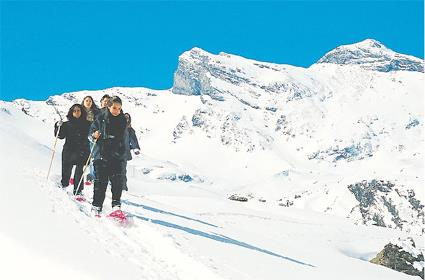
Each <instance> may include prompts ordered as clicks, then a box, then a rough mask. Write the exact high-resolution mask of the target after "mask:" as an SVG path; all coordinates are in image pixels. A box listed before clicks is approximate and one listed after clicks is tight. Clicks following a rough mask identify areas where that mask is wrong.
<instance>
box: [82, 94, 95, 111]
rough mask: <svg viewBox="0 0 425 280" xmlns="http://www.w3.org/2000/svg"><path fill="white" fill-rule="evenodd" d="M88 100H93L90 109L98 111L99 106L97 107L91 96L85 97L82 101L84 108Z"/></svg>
mask: <svg viewBox="0 0 425 280" xmlns="http://www.w3.org/2000/svg"><path fill="white" fill-rule="evenodd" d="M86 98H90V99H91V107H90V110H96V109H98V108H97V106H96V104H94V100H93V97H91V96H90V95H87V96H86V97H84V98H83V101H81V105H83V106H84V100H86Z"/></svg>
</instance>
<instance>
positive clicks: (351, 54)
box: [318, 39, 424, 73]
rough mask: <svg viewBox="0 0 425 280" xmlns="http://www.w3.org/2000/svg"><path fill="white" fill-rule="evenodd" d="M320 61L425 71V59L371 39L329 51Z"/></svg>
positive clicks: (379, 68)
mask: <svg viewBox="0 0 425 280" xmlns="http://www.w3.org/2000/svg"><path fill="white" fill-rule="evenodd" d="M318 63H333V64H339V65H359V66H360V67H362V68H364V69H368V70H375V71H380V72H390V71H416V72H422V73H423V72H424V62H423V60H421V59H418V58H416V57H414V56H410V55H404V54H400V53H396V52H394V51H392V50H390V49H388V48H387V47H385V46H384V45H383V44H382V43H380V42H378V41H376V40H371V39H367V40H364V41H362V42H360V43H357V44H353V45H347V46H340V47H338V48H336V49H334V50H332V51H330V52H328V53H327V54H326V55H325V56H324V57H322V58H321V59H320V60H319V61H318Z"/></svg>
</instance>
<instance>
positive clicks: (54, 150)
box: [46, 121, 62, 184]
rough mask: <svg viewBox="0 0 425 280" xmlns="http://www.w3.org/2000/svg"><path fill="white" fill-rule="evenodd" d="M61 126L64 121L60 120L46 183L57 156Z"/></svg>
mask: <svg viewBox="0 0 425 280" xmlns="http://www.w3.org/2000/svg"><path fill="white" fill-rule="evenodd" d="M61 127H62V121H61V122H60V124H59V126H58V131H57V132H56V137H55V144H53V153H52V158H51V159H50V165H49V170H48V171H47V177H46V184H47V181H48V180H49V175H50V169H51V168H52V164H53V158H54V157H55V153H56V144H57V142H58V137H59V131H60V130H61Z"/></svg>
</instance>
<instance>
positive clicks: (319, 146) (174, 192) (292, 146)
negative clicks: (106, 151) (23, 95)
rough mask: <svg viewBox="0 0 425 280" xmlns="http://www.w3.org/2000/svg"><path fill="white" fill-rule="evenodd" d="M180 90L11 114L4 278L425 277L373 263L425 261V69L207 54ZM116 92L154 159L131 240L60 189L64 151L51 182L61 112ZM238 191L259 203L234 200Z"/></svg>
mask: <svg viewBox="0 0 425 280" xmlns="http://www.w3.org/2000/svg"><path fill="white" fill-rule="evenodd" d="M199 55H201V56H202V59H200V61H202V62H201V63H199V61H198V60H197V58H199ZM211 64H213V65H211ZM260 66H261V67H260ZM188 69H190V71H188ZM236 69H239V71H237V70H236ZM273 69H275V70H273ZM276 69H277V70H276ZM232 70H234V71H232ZM238 73H239V74H238ZM272 73H274V74H272ZM231 74H233V76H232V75H231ZM220 75H221V76H220ZM195 76H196V77H197V79H198V84H196V86H195V87H192V85H193V84H191V82H193V81H194V79H193V77H195ZM236 76H238V77H239V78H237V77H236ZM223 77H227V78H223ZM235 77H236V78H235ZM199 81H201V82H199ZM235 81H236V82H235ZM176 83H177V85H176ZM235 83H237V85H236V84H235ZM277 84H279V85H280V86H276V85H277ZM267 86H269V87H267ZM191 89H201V90H200V92H199V93H200V94H199V95H198V94H197V92H196V91H194V92H191V91H190V90H191ZM202 89H204V90H202ZM173 91H174V93H178V94H174V93H173V92H172V91H167V90H165V91H156V90H150V89H146V88H112V89H107V90H103V91H83V92H76V93H67V94H63V95H59V96H52V97H51V98H49V99H48V100H47V101H46V102H39V101H27V100H16V101H15V102H12V103H10V102H1V103H0V139H2V140H1V144H2V145H1V147H2V150H1V151H2V154H4V155H6V157H7V160H4V161H2V163H1V165H0V169H1V170H2V184H1V191H2V193H3V194H4V195H3V200H2V203H1V204H0V211H1V212H2V213H5V214H4V215H3V222H2V223H1V224H0V248H1V253H0V262H1V263H2V275H6V276H7V277H6V278H7V279H25V278H30V277H31V279H57V278H58V277H60V278H64V279H68V278H69V279H117V277H119V278H122V279H282V278H289V279H312V278H313V277H314V278H317V279H412V277H411V276H409V275H405V274H402V273H399V272H395V271H392V270H390V269H387V268H385V267H381V266H377V265H374V264H371V263H369V262H368V260H369V259H371V258H372V257H374V256H375V255H376V254H377V253H378V252H379V251H380V250H381V249H382V248H383V247H384V245H385V244H387V243H388V242H389V241H390V240H393V239H394V238H397V237H405V236H413V238H414V239H415V243H416V244H417V246H418V247H419V250H422V251H423V250H424V244H423V241H422V239H423V229H424V222H423V208H421V205H423V204H424V199H423V190H422V187H423V174H422V168H423V162H422V161H423V153H422V147H423V108H422V103H423V73H421V72H408V71H398V72H389V73H382V72H376V71H370V70H365V69H362V68H361V67H359V66H351V65H334V64H326V63H325V64H322V63H320V64H316V65H313V66H312V67H310V68H308V69H303V68H297V67H293V66H289V65H275V64H270V63H262V62H256V61H252V60H247V59H244V58H241V57H237V56H233V55H228V54H222V55H218V56H214V55H211V54H208V53H206V52H204V51H202V50H200V49H194V50H192V51H190V52H188V53H185V54H183V55H182V57H180V64H179V69H178V70H177V72H176V77H175V87H174V88H173ZM206 92H207V93H209V94H204V93H206ZM105 93H109V94H118V95H120V96H121V97H122V98H123V100H124V106H123V108H124V110H125V111H126V112H129V113H130V114H131V115H132V119H133V126H134V128H135V129H136V132H137V135H138V137H139V141H140V144H141V147H142V154H141V156H135V157H134V159H133V160H132V161H131V162H129V166H128V180H129V192H126V193H124V194H123V210H125V211H126V212H128V213H129V215H131V216H132V217H133V220H134V226H133V227H130V228H120V227H117V226H116V225H114V224H112V223H111V222H109V221H108V220H107V219H100V220H98V219H94V218H90V217H88V216H86V215H85V214H84V212H82V211H81V210H80V207H79V206H78V205H77V204H76V203H74V202H73V201H71V199H70V198H69V195H68V194H66V193H65V192H63V191H61V190H59V189H58V188H56V185H57V184H58V182H59V178H60V158H61V149H62V144H63V143H62V141H60V143H59V144H58V146H57V147H56V156H55V160H54V165H53V169H52V175H51V176H50V179H49V180H48V181H46V173H47V169H48V165H49V161H50V156H51V153H52V150H51V148H52V146H53V143H54V137H53V129H52V128H53V123H54V120H57V119H58V118H59V117H58V114H57V113H56V110H55V109H54V108H56V109H57V111H58V112H59V113H60V114H61V115H62V116H64V115H65V112H66V111H67V109H68V108H69V107H70V105H71V104H73V103H74V102H78V103H80V102H81V100H82V98H83V97H84V96H85V95H92V96H93V97H94V99H95V101H96V102H98V101H99V99H100V97H101V96H102V95H103V94H105ZM234 193H238V194H242V195H246V196H248V197H249V198H250V199H249V201H248V202H246V203H240V202H235V201H230V200H228V199H227V197H228V196H229V195H230V194H234ZM85 194H86V196H87V197H88V198H89V201H90V197H91V195H92V188H91V187H87V188H86V189H85ZM260 200H261V201H260ZM105 210H106V211H109V210H110V195H109V196H108V197H107V199H106V201H105ZM421 215H422V216H421ZM370 224H377V225H380V226H381V227H378V226H371V225H370ZM3 267H4V268H3ZM23 268H25V269H23Z"/></svg>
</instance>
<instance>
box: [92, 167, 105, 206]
mask: <svg viewBox="0 0 425 280" xmlns="http://www.w3.org/2000/svg"><path fill="white" fill-rule="evenodd" d="M94 168H95V170H96V178H95V179H94V187H93V203H92V205H93V206H95V207H98V208H99V210H102V206H103V201H105V192H106V186H107V185H108V175H109V174H108V168H107V164H106V162H104V161H102V160H97V161H95V162H94Z"/></svg>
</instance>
